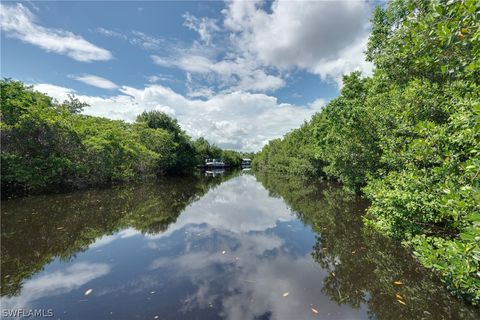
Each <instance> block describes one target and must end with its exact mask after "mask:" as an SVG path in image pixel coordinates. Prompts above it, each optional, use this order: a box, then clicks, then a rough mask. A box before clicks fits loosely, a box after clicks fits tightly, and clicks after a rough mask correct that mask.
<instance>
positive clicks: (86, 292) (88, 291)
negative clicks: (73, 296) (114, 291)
mask: <svg viewBox="0 0 480 320" xmlns="http://www.w3.org/2000/svg"><path fill="white" fill-rule="evenodd" d="M92 291H93V289H88V290H87V291H85V295H86V296H88V295H89V294H90V293H92Z"/></svg>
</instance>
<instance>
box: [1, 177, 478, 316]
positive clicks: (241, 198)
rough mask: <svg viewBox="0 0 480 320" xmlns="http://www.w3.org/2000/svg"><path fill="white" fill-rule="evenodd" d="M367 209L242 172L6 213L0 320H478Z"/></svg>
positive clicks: (320, 190) (40, 202) (18, 203)
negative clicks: (19, 316)
mask: <svg viewBox="0 0 480 320" xmlns="http://www.w3.org/2000/svg"><path fill="white" fill-rule="evenodd" d="M364 208H365V204H364V203H363V202H362V201H360V200H359V199H357V198H354V197H352V196H349V195H347V194H345V193H344V192H342V190H341V189H339V188H336V187H334V186H331V185H325V184H319V183H303V182H301V181H298V180H294V179H286V178H284V177H283V178H282V177H275V176H260V175H259V176H256V177H255V176H253V175H250V174H241V173H234V174H229V175H215V176H210V177H196V178H175V179H166V180H163V181H158V182H155V183H148V184H143V185H134V186H123V187H120V188H113V189H103V190H90V191H86V192H77V193H71V194H67V195H65V194H64V195H49V196H39V197H30V198H23V199H17V200H10V201H6V202H4V203H2V220H1V227H2V239H1V240H2V242H1V247H2V257H1V258H2V260H1V267H2V269H1V270H2V274H1V284H2V287H1V294H2V298H1V303H2V309H3V310H2V315H5V310H12V309H18V308H20V309H24V310H27V311H28V310H30V309H44V312H48V310H52V312H53V314H54V317H53V319H82V320H83V319H220V318H221V319H239V320H240V319H289V320H290V319H369V318H373V319H474V318H477V319H478V317H479V316H480V313H479V311H478V309H473V308H471V307H468V306H466V305H465V304H463V303H462V302H459V301H458V300H456V299H454V298H452V297H451V296H450V295H449V294H448V293H447V292H446V291H445V290H444V289H443V287H442V286H441V284H440V283H439V282H438V280H436V279H435V278H434V277H432V276H431V275H430V274H429V273H427V272H424V271H423V270H422V269H421V268H420V267H419V266H418V265H417V264H416V263H415V262H414V261H413V260H412V259H411V256H410V254H409V253H408V252H405V251H404V250H402V248H401V247H399V246H398V245H397V244H395V243H393V242H392V241H389V240H388V239H385V238H383V237H381V236H379V235H378V234H376V233H374V232H371V231H368V230H365V228H362V224H361V214H362V213H363V211H364ZM398 281H399V282H400V283H401V284H395V283H394V282H398ZM396 295H397V297H396ZM398 295H399V296H400V297H401V298H402V299H403V300H402V301H403V302H404V303H405V304H402V303H400V302H399V301H398V300H397V299H398Z"/></svg>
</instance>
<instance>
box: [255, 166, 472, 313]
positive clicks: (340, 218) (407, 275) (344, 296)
mask: <svg viewBox="0 0 480 320" xmlns="http://www.w3.org/2000/svg"><path fill="white" fill-rule="evenodd" d="M256 177H257V180H258V181H260V182H261V183H262V184H263V186H264V187H265V188H266V189H267V190H269V192H270V194H271V195H272V196H277V197H281V198H283V200H284V201H285V202H286V203H287V204H288V205H289V206H290V208H291V209H292V211H294V212H295V213H296V214H297V216H298V217H299V218H300V219H301V220H302V221H303V222H304V223H305V224H307V225H310V226H311V227H312V229H313V231H315V232H316V234H317V236H316V243H315V245H314V247H313V251H312V257H313V259H314V260H315V261H316V262H317V263H318V264H319V265H320V266H321V267H322V268H324V269H326V270H328V276H327V277H326V278H325V279H324V280H323V288H322V292H324V293H325V294H327V295H328V296H330V297H331V299H332V300H333V301H335V302H336V303H337V304H339V305H341V304H347V305H349V306H351V307H354V308H359V307H361V305H362V304H366V305H367V306H368V313H369V315H370V316H371V317H372V318H377V319H419V318H424V319H455V318H458V317H460V318H475V314H476V312H475V311H473V309H472V308H471V307H467V306H464V305H463V304H461V303H458V300H457V299H456V298H455V297H453V296H451V295H450V294H449V293H448V292H447V291H446V290H445V289H444V287H443V285H442V284H441V283H440V281H439V280H438V279H437V278H436V277H435V276H434V275H432V274H431V272H429V271H426V270H424V269H423V268H422V267H421V266H420V265H419V264H418V263H417V262H416V261H415V259H414V258H413V256H412V253H411V252H410V251H408V250H407V249H405V248H404V247H402V246H401V244H399V243H398V242H396V241H393V240H392V239H390V238H387V237H385V236H383V235H381V234H379V233H378V232H375V231H374V230H371V229H370V228H368V227H367V226H364V225H363V223H362V217H363V213H364V212H365V209H366V208H367V206H368V203H367V202H366V201H364V200H363V199H361V198H359V197H356V196H354V195H352V194H349V193H347V192H346V191H344V190H343V189H342V188H340V187H339V186H338V185H335V184H331V183H330V184H329V183H325V182H320V181H313V182H312V181H306V180H302V179H298V178H295V177H292V176H289V177H287V176H278V175H268V174H257V176H256ZM396 281H400V282H401V284H395V283H394V282H396ZM399 296H400V297H401V298H403V299H398V297H399ZM398 300H402V301H404V303H405V305H404V304H402V303H401V302H399V301H398Z"/></svg>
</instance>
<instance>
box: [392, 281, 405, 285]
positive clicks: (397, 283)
mask: <svg viewBox="0 0 480 320" xmlns="http://www.w3.org/2000/svg"><path fill="white" fill-rule="evenodd" d="M393 283H394V284H396V285H401V284H403V282H402V281H400V280H397V281H393Z"/></svg>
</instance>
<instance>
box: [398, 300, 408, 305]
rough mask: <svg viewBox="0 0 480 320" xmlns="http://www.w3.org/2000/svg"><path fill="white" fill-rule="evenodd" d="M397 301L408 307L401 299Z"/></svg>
mask: <svg viewBox="0 0 480 320" xmlns="http://www.w3.org/2000/svg"><path fill="white" fill-rule="evenodd" d="M397 301H398V302H399V303H401V304H403V305H404V306H405V305H407V304H406V303H405V302H404V301H402V300H400V299H397Z"/></svg>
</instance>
